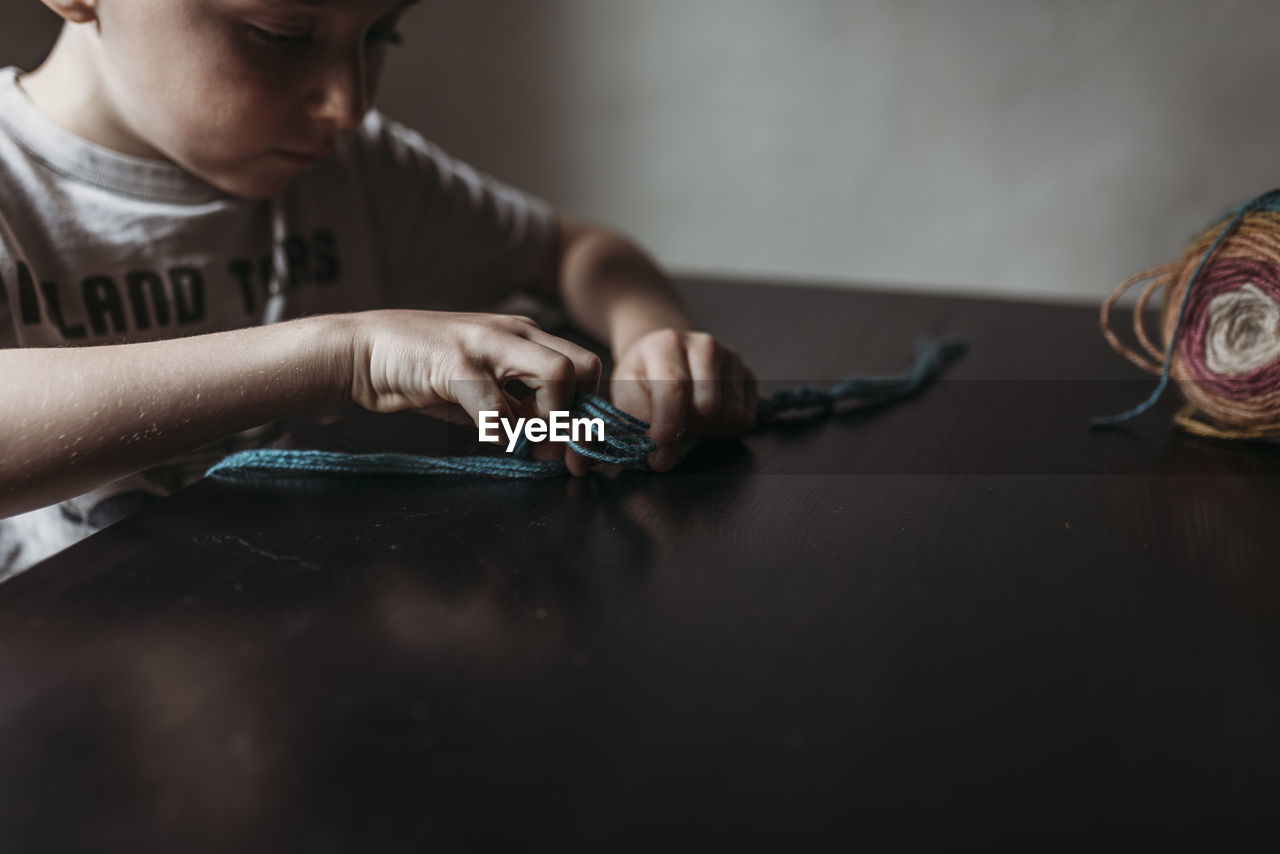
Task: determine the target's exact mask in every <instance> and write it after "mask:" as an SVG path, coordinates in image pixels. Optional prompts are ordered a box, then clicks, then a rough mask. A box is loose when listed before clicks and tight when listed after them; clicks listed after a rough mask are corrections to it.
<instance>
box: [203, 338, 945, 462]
mask: <svg viewBox="0 0 1280 854" xmlns="http://www.w3.org/2000/svg"><path fill="white" fill-rule="evenodd" d="M964 349H965V345H964V343H963V342H960V341H954V340H952V341H935V340H931V339H920V340H919V341H917V342H916V361H915V364H914V366H913V367H912V368H911V369H910V370H909V371H907V372H905V373H903V374H900V375H898V376H893V377H870V378H863V379H850V380H845V381H844V382H841V383H839V384H837V385H835V386H833V387H832V388H830V389H819V388H813V387H810V386H801V387H798V388H794V389H787V390H784V391H780V392H778V393H777V394H775V395H773V396H772V397H769V398H765V399H761V400H760V402H759V405H758V408H757V412H756V425H757V426H765V425H767V424H772V423H776V422H779V421H781V420H784V419H788V418H790V417H795V418H805V417H812V416H813V415H814V414H816V413H820V414H828V413H830V412H832V411H834V410H835V408H836V407H837V406H838V405H840V404H842V403H844V402H846V401H856V402H858V403H859V404H862V405H867V406H874V405H881V404H886V403H892V402H895V401H899V400H904V399H906V398H908V397H911V396H912V395H914V394H915V393H916V392H918V391H920V390H921V389H922V388H924V387H925V386H926V385H928V384H929V383H931V382H932V381H933V380H935V379H936V378H937V377H938V376H940V375H941V374H942V372H943V370H945V369H946V367H947V365H948V364H950V363H951V362H952V361H953V360H955V359H957V358H959V356H960V355H962V354H963V352H964ZM572 410H573V415H574V417H587V418H600V419H602V420H603V421H604V422H605V439H604V441H602V442H592V443H590V444H582V443H579V442H572V441H571V442H568V443H567V444H568V445H569V447H570V448H572V449H573V450H575V451H577V452H578V453H579V454H581V455H582V456H584V457H586V458H588V459H591V460H595V461H596V462H600V463H605V464H608V465H615V466H621V467H623V468H628V469H647V468H648V465H647V464H646V462H645V460H646V458H647V457H648V456H649V454H650V453H652V452H653V450H654V448H655V445H654V443H653V440H652V439H650V438H649V437H648V435H646V434H647V433H648V431H649V424H648V422H646V421H642V420H640V419H639V418H636V417H635V416H633V415H630V414H628V413H626V412H623V411H622V410H621V409H618V408H617V407H616V406H614V405H613V404H611V403H609V402H608V401H606V400H604V399H602V398H600V397H597V396H595V395H591V394H585V393H582V392H579V393H578V394H577V396H576V397H575V398H574V401H573V406H572ZM566 472H567V469H566V468H565V464H564V460H562V459H556V460H533V459H529V441H528V439H527V438H522V439H521V440H520V442H519V443H518V444H517V446H516V448H515V450H513V451H512V452H511V453H510V454H506V455H503V456H461V457H423V456H416V455H413V454H348V453H342V452H334V451H290V450H279V449H273V448H267V449H260V450H253V451H242V452H240V453H238V454H232V455H231V456H229V457H227V458H226V459H224V460H223V461H222V462H220V463H218V464H217V465H215V466H214V467H213V468H211V469H209V471H208V472H207V473H206V474H207V475H209V476H212V477H220V478H232V479H235V478H245V477H252V476H261V475H284V474H288V475H296V474H299V473H304V474H306V473H309V474H323V475H349V476H361V475H474V476H479V477H491V478H508V479H535V478H548V477H557V476H559V475H562V474H565V473H566Z"/></svg>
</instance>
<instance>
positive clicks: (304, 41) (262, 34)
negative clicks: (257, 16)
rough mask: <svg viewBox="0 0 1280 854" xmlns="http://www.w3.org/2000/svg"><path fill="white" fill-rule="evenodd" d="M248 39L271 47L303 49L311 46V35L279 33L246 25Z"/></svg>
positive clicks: (305, 33) (307, 33)
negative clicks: (250, 38)
mask: <svg viewBox="0 0 1280 854" xmlns="http://www.w3.org/2000/svg"><path fill="white" fill-rule="evenodd" d="M246 26H247V28H248V31H249V35H250V37H252V38H253V40H254V41H256V42H258V43H259V44H265V45H271V46H275V47H305V46H307V45H310V44H311V33H310V32H304V33H280V32H276V31H275V30H266V29H263V28H262V27H255V26H254V25H253V24H247V25H246Z"/></svg>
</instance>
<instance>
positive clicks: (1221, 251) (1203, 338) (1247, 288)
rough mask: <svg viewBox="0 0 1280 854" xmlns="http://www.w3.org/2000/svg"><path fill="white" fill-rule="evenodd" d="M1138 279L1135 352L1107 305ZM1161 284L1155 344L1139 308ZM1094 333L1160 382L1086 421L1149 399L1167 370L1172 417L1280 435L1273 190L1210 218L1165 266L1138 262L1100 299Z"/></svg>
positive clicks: (1219, 428) (1279, 203) (1100, 423)
mask: <svg viewBox="0 0 1280 854" xmlns="http://www.w3.org/2000/svg"><path fill="white" fill-rule="evenodd" d="M1143 283H1145V287H1144V288H1143V290H1142V292H1141V294H1140V295H1139V297H1138V301H1137V304H1136V305H1135V306H1134V309H1133V330H1134V334H1135V335H1136V336H1137V340H1138V343H1139V344H1140V345H1141V347H1142V349H1143V350H1144V351H1145V354H1144V353H1139V352H1137V351H1136V350H1134V349H1133V348H1131V347H1129V346H1128V345H1126V344H1125V343H1124V342H1122V341H1121V340H1120V338H1119V337H1118V336H1117V335H1116V333H1115V332H1114V331H1113V330H1112V329H1111V325H1110V320H1111V310H1112V308H1113V307H1114V306H1115V303H1116V301H1117V300H1118V299H1119V298H1120V297H1121V296H1122V295H1123V294H1124V293H1126V292H1127V291H1129V290H1130V289H1131V288H1133V287H1136V286H1137V285H1140V284H1143ZM1161 291H1163V295H1164V309H1163V313H1162V321H1161V332H1162V336H1163V339H1164V346H1163V347H1162V348H1158V347H1157V346H1156V345H1155V343H1154V342H1153V341H1152V340H1151V336H1150V335H1149V334H1148V332H1147V329H1146V325H1145V322H1144V315H1145V313H1146V309H1147V306H1148V304H1149V303H1150V301H1151V298H1152V297H1153V296H1154V295H1155V294H1156V293H1157V292H1161ZM1101 324H1102V334H1103V335H1104V336H1105V337H1106V339H1107V341H1108V343H1110V344H1111V347H1112V349H1114V350H1115V351H1116V352H1117V353H1119V354H1120V355H1121V356H1124V357H1125V358H1126V359H1128V360H1129V361H1131V362H1133V363H1134V364H1135V365H1137V366H1138V367H1140V368H1142V369H1143V370H1146V371H1149V372H1151V373H1153V374H1157V375H1159V377H1160V382H1159V384H1158V385H1157V386H1156V389H1155V391H1154V392H1153V393H1152V395H1151V396H1150V397H1149V398H1148V399H1147V400H1146V401H1144V402H1143V403H1142V404H1140V405H1139V406H1137V407H1135V408H1133V409H1131V410H1129V411H1128V412H1124V413H1121V414H1120V415H1115V416H1110V417H1106V418H1095V419H1093V422H1092V423H1093V426H1095V427H1106V426H1111V425H1115V424H1119V423H1122V422H1124V421H1127V420H1129V419H1130V418H1134V417H1135V416H1138V415H1141V414H1142V413H1144V412H1146V411H1147V410H1149V409H1150V408H1151V407H1152V406H1154V405H1155V403H1156V401H1157V400H1158V399H1159V398H1160V396H1161V394H1163V392H1164V390H1165V388H1166V387H1167V386H1168V384H1169V380H1170V378H1173V379H1174V380H1175V381H1176V382H1177V384H1178V386H1179V388H1180V389H1181V391H1182V394H1183V396H1184V397H1185V398H1186V400H1187V405H1186V406H1184V407H1183V409H1182V411H1180V412H1179V413H1178V415H1177V416H1176V417H1175V419H1174V421H1175V423H1176V424H1177V425H1178V426H1179V427H1181V428H1183V429H1185V430H1188V431H1190V432H1192V433H1196V434H1199V435H1206V436H1213V437H1216V438H1225V439H1280V190H1272V191H1271V192H1269V193H1265V194H1264V195H1261V196H1259V197H1258V198H1256V199H1254V200H1253V201H1251V202H1249V203H1248V204H1246V205H1244V206H1243V207H1240V208H1237V209H1236V210H1234V211H1231V212H1230V213H1229V214H1227V216H1226V217H1224V218H1223V219H1221V220H1219V221H1218V222H1216V223H1215V224H1214V225H1213V226H1212V227H1211V228H1209V229H1208V230H1207V231H1206V232H1205V233H1203V234H1202V235H1200V236H1199V237H1198V238H1196V239H1195V240H1194V241H1192V243H1191V244H1190V246H1188V247H1187V249H1186V251H1185V252H1184V253H1183V255H1182V257H1181V258H1180V259H1179V260H1177V261H1175V262H1174V263H1172V264H1167V265H1165V266H1162V267H1156V268H1154V269H1151V270H1145V271H1143V272H1141V273H1138V274H1137V275H1135V276H1133V277H1131V278H1130V279H1128V280H1127V281H1125V282H1124V283H1122V284H1121V285H1120V287H1118V288H1117V289H1116V290H1115V292H1114V293H1112V294H1111V296H1110V297H1108V298H1107V300H1106V301H1105V302H1104V303H1103V305H1102V316H1101Z"/></svg>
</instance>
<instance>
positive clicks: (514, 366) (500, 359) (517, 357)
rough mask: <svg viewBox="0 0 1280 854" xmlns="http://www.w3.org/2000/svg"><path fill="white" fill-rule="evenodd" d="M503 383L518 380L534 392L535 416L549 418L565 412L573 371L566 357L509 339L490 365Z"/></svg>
mask: <svg viewBox="0 0 1280 854" xmlns="http://www.w3.org/2000/svg"><path fill="white" fill-rule="evenodd" d="M492 367H493V369H494V373H495V374H497V376H498V379H499V380H500V381H501V382H502V383H504V384H505V383H506V382H507V381H508V380H512V379H518V380H520V381H521V382H522V383H524V384H525V385H527V386H528V387H529V388H531V389H533V392H534V402H535V409H534V411H535V413H536V414H537V416H538V417H539V418H543V419H545V420H550V419H551V413H552V412H567V411H569V408H570V404H571V403H572V401H573V389H574V384H575V382H576V371H575V368H574V364H573V362H572V361H571V360H570V359H569V357H568V356H566V355H565V354H563V353H561V352H559V351H558V350H554V349H551V348H549V347H544V346H542V345H541V344H538V343H535V342H533V341H531V340H529V339H527V338H524V337H520V336H511V337H510V338H509V339H507V340H506V342H505V346H504V348H503V351H502V353H501V354H500V355H498V356H496V357H495V361H494V363H493V364H492Z"/></svg>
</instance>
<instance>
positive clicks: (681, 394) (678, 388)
mask: <svg viewBox="0 0 1280 854" xmlns="http://www.w3.org/2000/svg"><path fill="white" fill-rule="evenodd" d="M647 373H648V375H649V382H648V386H649V404H650V406H651V407H652V413H653V414H652V416H651V417H650V418H649V437H650V438H651V439H653V441H654V443H655V444H657V446H658V447H657V449H656V450H655V451H654V452H653V453H651V454H650V455H649V465H650V466H651V467H652V468H653V470H654V471H670V470H671V469H673V468H675V464H676V448H677V444H678V442H679V441H680V437H681V436H682V435H683V434H684V432H685V430H686V427H687V421H688V416H689V405H690V380H689V366H688V363H687V362H686V361H685V351H684V349H683V348H680V349H673V350H666V351H664V352H663V354H662V355H661V356H658V357H657V358H656V359H655V360H653V361H651V362H650V364H649V365H648V367H647Z"/></svg>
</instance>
